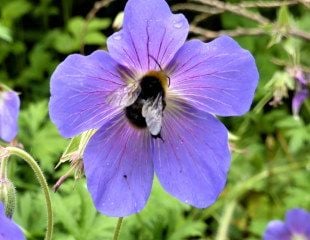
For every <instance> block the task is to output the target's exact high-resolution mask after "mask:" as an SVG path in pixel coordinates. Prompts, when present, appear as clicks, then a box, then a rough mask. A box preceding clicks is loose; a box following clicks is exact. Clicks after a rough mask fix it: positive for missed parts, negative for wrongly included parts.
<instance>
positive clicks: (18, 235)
mask: <svg viewBox="0 0 310 240" xmlns="http://www.w3.org/2000/svg"><path fill="white" fill-rule="evenodd" d="M0 239H1V240H23V239H25V237H24V235H23V232H22V230H21V229H20V228H19V226H18V225H16V224H15V223H14V222H13V221H12V220H11V219H9V218H8V217H7V216H5V211H4V207H3V204H2V203H1V202H0Z"/></svg>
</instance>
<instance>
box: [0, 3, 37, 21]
mask: <svg viewBox="0 0 310 240" xmlns="http://www.w3.org/2000/svg"><path fill="white" fill-rule="evenodd" d="M31 9H32V5H31V4H30V3H29V2H27V1H25V0H15V1H11V2H9V3H7V4H6V5H4V7H3V8H2V10H1V15H2V19H3V21H4V22H5V23H7V24H8V25H11V24H12V23H13V21H14V20H15V19H18V18H20V17H22V16H23V15H25V14H26V13H28V12H30V11H31Z"/></svg>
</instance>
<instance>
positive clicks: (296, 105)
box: [292, 88, 309, 116]
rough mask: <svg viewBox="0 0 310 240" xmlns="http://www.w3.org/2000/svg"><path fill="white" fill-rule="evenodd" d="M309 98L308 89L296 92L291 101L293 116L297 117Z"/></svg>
mask: <svg viewBox="0 0 310 240" xmlns="http://www.w3.org/2000/svg"><path fill="white" fill-rule="evenodd" d="M308 97H309V91H308V89H306V88H304V89H301V90H299V91H297V92H296V93H295V95H294V97H293V100H292V110H293V115H294V116H298V114H299V111H300V108H301V105H302V104H303V102H304V101H305V100H306V99H307V98H308Z"/></svg>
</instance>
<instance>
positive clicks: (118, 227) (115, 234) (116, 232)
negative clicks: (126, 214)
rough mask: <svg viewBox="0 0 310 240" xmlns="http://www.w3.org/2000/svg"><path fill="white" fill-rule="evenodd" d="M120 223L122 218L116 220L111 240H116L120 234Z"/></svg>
mask: <svg viewBox="0 0 310 240" xmlns="http://www.w3.org/2000/svg"><path fill="white" fill-rule="evenodd" d="M122 222H123V218H122V217H120V218H118V220H117V224H116V228H115V231H114V236H113V240H118V237H119V234H120V232H121V226H122Z"/></svg>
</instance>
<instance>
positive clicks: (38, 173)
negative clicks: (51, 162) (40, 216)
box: [6, 147, 53, 240]
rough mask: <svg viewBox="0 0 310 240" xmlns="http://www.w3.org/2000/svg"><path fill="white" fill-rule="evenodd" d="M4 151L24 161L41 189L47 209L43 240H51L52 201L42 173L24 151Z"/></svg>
mask: <svg viewBox="0 0 310 240" xmlns="http://www.w3.org/2000/svg"><path fill="white" fill-rule="evenodd" d="M6 150H7V151H8V152H9V153H10V154H11V155H16V156H18V157H20V158H22V159H24V160H25V161H26V162H27V163H28V164H29V165H30V167H31V168H32V170H33V171H34V173H35V175H36V177H37V179H38V181H39V183H40V185H41V188H42V190H43V192H44V197H45V201H46V207H47V229H46V234H45V240H51V239H52V234H53V211H52V201H51V196H50V192H49V188H48V185H47V182H46V180H45V177H44V175H43V173H42V170H41V168H40V167H39V165H38V164H37V162H36V161H35V160H34V159H33V158H32V157H31V156H30V155H29V154H28V153H27V152H25V151H24V150H22V149H19V148H16V147H7V148H6Z"/></svg>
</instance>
